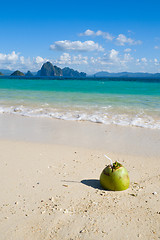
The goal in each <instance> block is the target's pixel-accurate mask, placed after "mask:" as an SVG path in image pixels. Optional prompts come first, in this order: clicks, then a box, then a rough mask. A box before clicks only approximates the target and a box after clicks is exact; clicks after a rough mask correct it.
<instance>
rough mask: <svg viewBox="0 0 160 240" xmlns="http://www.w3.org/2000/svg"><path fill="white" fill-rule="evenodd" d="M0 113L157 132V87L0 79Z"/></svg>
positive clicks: (159, 113)
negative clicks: (88, 122)
mask: <svg viewBox="0 0 160 240" xmlns="http://www.w3.org/2000/svg"><path fill="white" fill-rule="evenodd" d="M0 113H1V114H5V113H6V114H19V115H24V116H29V117H32V116H37V117H50V118H60V119H66V120H87V121H92V122H100V123H104V124H110V123H112V124H119V125H131V126H139V127H147V128H156V129H157V128H159V129H160V83H151V82H148V83H147V82H129V81H100V80H99V81H91V80H46V79H44V80H43V79H42V80H28V79H26V80H24V79H0Z"/></svg>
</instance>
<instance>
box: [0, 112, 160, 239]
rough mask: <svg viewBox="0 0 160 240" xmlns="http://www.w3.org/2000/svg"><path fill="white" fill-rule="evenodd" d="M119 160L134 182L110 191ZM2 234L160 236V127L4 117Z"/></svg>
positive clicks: (0, 131) (0, 136) (0, 142)
mask: <svg viewBox="0 0 160 240" xmlns="http://www.w3.org/2000/svg"><path fill="white" fill-rule="evenodd" d="M104 154H107V155H108V156H109V157H110V158H112V160H113V161H115V160H117V161H119V162H120V163H122V164H123V165H124V166H125V167H126V168H127V170H128V172H129V176H130V182H131V183H130V187H129V189H127V190H125V191H121V192H114V191H105V190H103V189H102V188H101V186H100V183H99V176H100V173H101V172H102V170H103V168H104V167H105V166H106V165H107V164H109V162H108V161H107V159H106V158H105V157H104ZM0 182H1V185H0V193H1V194H0V239H1V240H11V239H12V240H22V239H23V240H31V239H33V240H44V239H45V240H49V239H54V240H57V239H58V240H60V239H63V240H71V239H73V240H78V239H84V240H97V239H109V240H110V239H114V240H121V239H122V240H125V239H148V240H150V239H159V238H160V130H151V129H144V128H137V127H122V126H121V127H120V126H112V125H104V124H97V123H88V122H76V121H63V120H53V119H46V118H27V117H22V116H14V115H2V114H1V116H0Z"/></svg>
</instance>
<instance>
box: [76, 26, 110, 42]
mask: <svg viewBox="0 0 160 240" xmlns="http://www.w3.org/2000/svg"><path fill="white" fill-rule="evenodd" d="M79 35H80V36H102V37H103V38H104V39H107V40H110V41H112V40H113V39H114V37H113V36H112V35H111V34H110V33H108V32H102V31H101V30H98V31H97V32H94V31H92V30H90V29H87V30H86V31H85V32H84V33H80V34H79Z"/></svg>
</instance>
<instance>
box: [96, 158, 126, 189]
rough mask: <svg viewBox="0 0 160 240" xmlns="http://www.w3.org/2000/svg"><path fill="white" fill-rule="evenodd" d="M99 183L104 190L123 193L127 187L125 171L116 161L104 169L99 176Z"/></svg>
mask: <svg viewBox="0 0 160 240" xmlns="http://www.w3.org/2000/svg"><path fill="white" fill-rule="evenodd" d="M100 183H101V186H102V187H103V188H104V189H108V190H112V191H123V190H126V189H127V188H128V187H129V183H130V180H129V175H128V172H127V169H126V168H125V167H123V166H122V164H120V163H118V162H117V161H116V162H115V163H113V164H110V165H108V166H107V167H105V168H104V169H103V171H102V173H101V175H100Z"/></svg>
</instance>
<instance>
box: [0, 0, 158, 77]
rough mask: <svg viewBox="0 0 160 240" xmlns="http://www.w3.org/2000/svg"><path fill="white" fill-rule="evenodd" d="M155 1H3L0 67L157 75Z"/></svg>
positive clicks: (25, 69) (0, 14) (0, 15)
mask: <svg viewBox="0 0 160 240" xmlns="http://www.w3.org/2000/svg"><path fill="white" fill-rule="evenodd" d="M159 9H160V1H155V0H152V1H147V0H146V1H144V0H141V1H140V0H139V1H137V0H135V1H118V0H115V1H114V0H112V1H107V0H106V1H101V0H99V1H93V0H92V1H87V0H86V1H84V0H81V1H71V0H68V1H60V0H59V1H58V0H56V1H54V0H52V1H34V0H32V1H30V0H28V1H26V2H24V3H23V2H22V1H16V0H15V1H5V2H4V1H3V2H1V13H0V31H1V35H0V69H1V68H3V69H10V70H16V69H19V70H21V71H24V72H26V71H27V70H31V71H37V70H39V69H40V67H41V66H42V64H43V63H44V62H46V61H47V60H49V61H51V62H52V63H53V64H54V65H57V66H59V67H61V68H63V67H65V66H68V67H71V68H74V69H77V70H79V71H84V72H86V73H88V74H92V73H95V72H97V71H109V72H121V71H130V72H160V14H159Z"/></svg>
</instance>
